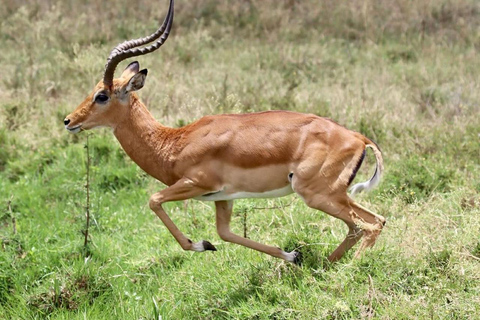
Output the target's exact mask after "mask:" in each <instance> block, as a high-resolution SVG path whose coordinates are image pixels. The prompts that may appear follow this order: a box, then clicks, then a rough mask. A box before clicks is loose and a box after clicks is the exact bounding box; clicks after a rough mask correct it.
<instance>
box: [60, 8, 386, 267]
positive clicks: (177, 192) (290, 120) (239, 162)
mask: <svg viewBox="0 0 480 320" xmlns="http://www.w3.org/2000/svg"><path fill="white" fill-rule="evenodd" d="M173 6H174V4H173V0H170V7H169V9H168V13H167V16H166V18H165V20H164V22H163V24H162V25H161V27H160V28H159V29H158V30H157V31H156V32H155V33H153V34H152V35H150V36H148V37H145V38H141V39H136V40H130V41H126V42H123V43H121V44H119V45H118V46H116V47H115V48H114V49H113V50H112V52H111V53H110V56H109V57H108V60H107V64H106V66H105V72H104V75H103V80H102V81H100V82H99V83H98V84H97V85H96V86H95V88H94V89H93V91H92V92H91V93H90V95H89V96H88V97H87V98H86V99H85V100H84V101H83V102H82V103H81V104H80V105H79V106H78V107H77V108H76V109H75V111H74V112H73V113H71V114H70V115H68V116H67V117H66V118H65V120H64V124H65V128H66V129H67V130H68V131H69V132H72V133H77V132H79V131H82V130H89V129H92V128H95V127H110V128H112V129H113V133H114V134H115V137H116V138H117V139H118V141H119V142H120V144H121V146H122V147H123V149H124V150H125V152H126V153H127V154H128V155H129V156H130V158H132V160H133V161H134V162H136V163H137V164H138V165H139V166H140V167H141V168H142V169H143V170H144V171H145V172H147V173H148V174H149V175H151V176H152V177H154V178H155V179H157V180H159V181H161V182H163V183H164V184H165V185H167V186H168V187H167V188H165V189H164V190H161V191H159V192H157V193H155V194H153V195H152V196H151V197H150V202H149V204H150V208H151V209H152V210H153V211H154V212H155V213H156V215H157V216H158V217H159V218H160V219H161V220H162V222H163V223H164V224H165V226H166V227H167V228H168V230H169V231H170V233H171V234H172V235H173V236H174V237H175V239H176V240H177V241H178V243H179V244H180V246H181V247H182V248H183V249H184V250H192V251H199V252H200V251H205V250H214V251H215V250H216V249H215V247H214V246H213V245H212V244H211V243H210V242H208V241H205V240H204V241H199V242H193V241H191V240H190V239H189V238H187V237H186V236H185V235H184V234H183V233H182V232H181V231H180V230H179V229H178V228H177V227H176V225H175V224H174V223H173V221H172V220H171V219H170V218H169V216H168V215H167V213H166V212H165V211H164V209H163V208H162V204H163V203H165V202H168V201H178V200H185V199H192V198H193V199H198V200H204V201H214V202H215V209H216V227H217V232H218V234H219V236H220V238H221V239H223V240H225V241H229V242H233V243H237V244H240V245H243V246H245V247H249V248H251V249H255V250H258V251H261V252H264V253H267V254H269V255H271V256H274V257H277V258H281V259H284V260H286V261H290V262H298V259H299V253H298V252H297V251H292V252H285V251H283V250H281V249H280V248H277V247H273V246H268V245H265V244H261V243H258V242H255V241H253V240H250V239H246V238H243V237H241V236H238V235H236V234H234V233H232V232H231V231H230V227H229V224H230V219H231V215H232V207H233V201H234V200H235V199H241V198H270V197H281V196H285V195H287V194H290V193H293V192H295V193H296V194H298V195H299V196H300V197H301V198H302V199H303V200H304V201H305V203H306V204H307V205H308V206H309V207H311V208H314V209H318V210H321V211H323V212H326V213H327V214H330V215H332V216H334V217H336V218H338V219H341V220H343V221H344V222H345V223H346V224H347V226H348V233H347V236H346V238H345V240H344V241H343V242H342V243H341V244H340V245H339V246H338V248H337V249H335V251H334V252H333V253H332V254H331V255H330V256H329V260H330V261H336V260H338V259H340V258H341V257H342V256H343V255H344V253H345V252H346V251H347V250H349V249H350V248H351V247H352V246H353V245H354V244H355V243H357V242H358V241H359V240H360V239H361V238H362V237H363V239H362V243H361V244H360V246H359V248H358V250H357V252H356V253H355V257H358V256H360V254H361V253H362V252H363V251H364V250H365V249H366V248H368V247H370V246H372V245H373V244H374V243H375V240H376V239H377V237H378V235H379V234H380V232H381V230H382V228H383V226H384V224H385V219H384V218H383V217H382V216H380V215H377V214H374V213H372V212H370V211H368V210H367V209H365V208H363V207H361V206H360V205H358V204H356V203H355V202H354V201H353V200H352V199H350V198H349V197H348V195H347V189H348V187H349V185H350V184H351V182H352V180H353V178H354V177H355V174H356V172H357V170H358V169H359V167H360V166H361V164H362V161H363V159H364V157H365V152H366V148H367V147H369V148H371V149H372V150H373V152H374V154H375V157H376V170H375V173H374V175H373V176H372V178H371V179H370V180H368V181H366V182H363V183H359V184H356V185H354V186H353V187H352V193H356V192H359V191H362V190H369V189H371V188H373V187H374V186H376V185H377V184H378V182H379V180H380V176H381V174H382V171H383V160H382V155H381V152H380V150H379V148H378V147H377V146H376V144H375V143H373V142H372V141H371V140H370V139H368V138H366V137H365V136H363V135H361V134H360V133H357V132H353V131H350V130H348V129H346V128H344V127H342V126H340V125H338V124H337V123H335V122H333V121H331V120H329V119H325V118H321V117H319V116H316V115H312V114H302V113H295V112H288V111H267V112H259V113H250V114H225V115H212V116H206V117H203V118H201V119H200V120H198V121H196V122H193V123H191V124H189V125H187V126H185V127H182V128H169V127H165V126H163V125H161V124H159V123H158V122H157V121H156V120H155V119H154V118H153V116H152V115H151V114H150V112H149V111H148V110H147V108H146V107H145V105H144V104H143V103H142V102H141V101H140V100H139V98H138V96H137V94H136V93H135V91H137V90H139V89H141V88H142V87H143V85H144V83H145V79H146V76H147V70H146V69H143V70H140V68H139V64H138V62H136V61H135V62H132V63H130V64H129V65H128V66H127V67H126V68H125V70H124V71H123V73H122V75H121V76H120V78H116V79H114V72H115V68H116V66H117V65H118V64H119V62H121V61H123V60H125V59H127V58H130V57H134V56H139V55H143V54H147V53H150V52H152V51H154V50H156V49H158V48H159V47H160V46H161V45H162V44H163V43H164V42H165V40H166V39H167V37H168V34H169V32H170V29H171V27H172V22H173ZM152 42H153V44H150V45H149V46H146V47H142V48H139V47H140V46H144V45H147V44H149V43H152Z"/></svg>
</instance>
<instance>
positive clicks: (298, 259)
mask: <svg viewBox="0 0 480 320" xmlns="http://www.w3.org/2000/svg"><path fill="white" fill-rule="evenodd" d="M292 253H294V254H295V255H294V257H293V261H292V263H294V264H296V265H297V266H301V265H302V253H301V252H300V251H292Z"/></svg>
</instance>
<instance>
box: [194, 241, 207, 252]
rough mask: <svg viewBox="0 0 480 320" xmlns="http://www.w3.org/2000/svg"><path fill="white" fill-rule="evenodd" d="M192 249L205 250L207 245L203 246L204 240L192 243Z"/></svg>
mask: <svg viewBox="0 0 480 320" xmlns="http://www.w3.org/2000/svg"><path fill="white" fill-rule="evenodd" d="M192 250H193V251H196V252H203V251H205V247H204V246H203V241H199V242H195V243H192Z"/></svg>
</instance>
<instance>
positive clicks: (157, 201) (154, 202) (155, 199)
mask: <svg viewBox="0 0 480 320" xmlns="http://www.w3.org/2000/svg"><path fill="white" fill-rule="evenodd" d="M162 203H163V197H162V196H161V195H159V194H157V193H155V194H153V195H152V196H151V197H150V200H149V202H148V204H149V206H150V209H152V210H153V211H155V210H156V209H158V208H160V207H161V205H162Z"/></svg>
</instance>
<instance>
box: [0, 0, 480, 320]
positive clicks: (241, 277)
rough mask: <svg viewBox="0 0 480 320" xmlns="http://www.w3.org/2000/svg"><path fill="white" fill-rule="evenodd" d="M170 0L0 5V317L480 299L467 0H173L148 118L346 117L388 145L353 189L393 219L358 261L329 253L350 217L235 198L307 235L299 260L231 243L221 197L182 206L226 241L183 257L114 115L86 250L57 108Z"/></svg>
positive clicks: (80, 91) (99, 158) (278, 235)
mask: <svg viewBox="0 0 480 320" xmlns="http://www.w3.org/2000/svg"><path fill="white" fill-rule="evenodd" d="M163 2H165V3H163ZM164 5H165V6H166V1H160V2H159V1H151V0H150V1H147V0H142V1H136V2H134V3H133V2H131V1H126V0H116V1H97V0H92V1H82V2H80V1H73V0H72V1H49V0H45V1H12V0H5V1H4V2H3V3H2V6H0V21H1V22H0V30H1V32H0V45H1V47H2V50H1V51H0V60H1V61H2V63H1V64H0V73H1V74H2V79H1V80H0V237H1V238H0V239H1V243H2V248H1V249H0V315H5V317H7V318H8V317H9V316H10V317H11V316H13V315H16V316H18V317H22V316H23V317H25V318H28V317H42V316H43V317H45V316H49V317H52V318H55V317H57V318H75V317H78V318H80V317H82V318H83V317H87V318H91V319H94V318H102V317H106V316H112V315H114V316H115V317H117V318H136V319H138V318H148V317H150V318H151V317H152V314H153V315H159V314H160V315H162V316H163V317H164V318H165V319H168V318H173V319H175V318H201V319H208V318H210V319H214V318H241V319H246V318H262V319H263V318H274V317H276V318H292V319H293V318H306V317H310V318H330V319H343V318H345V319H346V318H362V317H364V318H369V317H373V318H382V319H403V318H405V319H407V318H408V319H411V318H426V317H431V318H455V317H457V318H462V317H463V318H468V317H475V316H476V315H479V314H480V310H479V309H478V306H479V305H480V301H478V297H479V296H480V292H478V290H479V289H478V288H480V285H479V282H480V274H479V271H478V270H480V268H478V264H479V259H480V238H479V230H480V225H479V223H480V222H479V219H478V214H479V212H480V211H479V210H480V207H479V206H478V203H477V202H476V200H475V199H478V194H479V192H480V184H479V182H478V177H479V174H480V166H479V161H478V160H479V159H480V147H479V133H480V117H479V113H480V106H479V101H480V96H479V95H480V84H479V82H478V79H479V78H480V62H479V59H478V46H479V44H480V41H479V40H480V33H479V31H480V29H479V21H480V19H479V15H480V11H479V3H478V2H477V1H473V0H460V1H453V0H450V1H447V0H439V1H427V0H422V1H408V0H397V1H393V0H388V1H373V0H372V1H367V0H365V1H359V0H358V1H357V0H355V1H344V0H342V1H321V2H318V1H310V0H308V1H273V0H266V1H246V0H245V1H230V0H229V1H215V0H199V1H178V4H177V5H176V12H175V24H174V32H173V33H172V35H171V37H170V38H169V40H168V42H167V43H166V45H165V47H163V48H162V49H161V50H160V51H159V52H156V53H155V54H153V55H151V56H145V57H141V58H140V59H139V60H140V63H141V65H142V67H146V68H148V69H149V71H150V72H149V76H148V79H147V83H146V86H145V88H144V89H142V91H141V92H140V96H141V98H142V100H143V101H144V102H145V103H146V104H147V106H148V107H149V108H150V110H151V111H152V112H153V113H154V115H155V117H156V118H157V119H158V120H159V121H161V122H162V123H164V124H167V125H171V126H176V125H182V124H184V123H188V122H190V121H193V120H195V119H198V118H199V117H201V116H203V115H206V114H212V113H223V112H252V111H260V110H269V109H288V110H296V111H302V112H312V113H316V114H320V115H323V116H328V117H330V118H333V119H335V120H336V121H338V122H339V123H341V124H343V125H345V126H347V127H349V128H351V129H354V130H357V131H360V132H362V133H364V134H366V135H367V136H369V137H370V138H372V139H374V140H375V141H376V142H378V143H379V145H380V146H381V147H382V150H383V152H384V157H385V160H386V168H387V171H386V175H385V178H384V180H383V182H382V185H381V186H380V187H379V189H378V190H377V191H375V192H374V193H373V194H370V195H362V196H361V197H360V198H359V199H358V201H359V202H361V203H362V204H364V205H365V206H366V207H368V208H371V209H373V210H374V211H376V212H378V213H380V214H382V215H384V216H386V217H387V221H388V222H387V227H386V229H385V231H384V232H383V233H382V236H381V237H380V239H379V241H378V243H377V244H376V246H375V249H374V250H370V251H369V252H368V254H367V256H366V258H365V259H363V260H362V261H354V262H352V261H350V260H349V259H348V257H347V258H346V259H345V260H343V261H342V262H341V263H339V264H337V265H336V266H330V265H328V264H325V263H324V260H325V257H326V256H327V255H328V253H329V252H330V251H331V250H332V249H333V248H334V247H335V245H336V244H337V243H338V242H339V241H340V240H341V239H343V237H344V234H345V226H344V225H343V224H342V223H341V222H339V221H335V219H334V218H330V217H326V216H325V215H322V214H319V213H318V212H315V211H313V210H309V209H307V208H306V207H305V205H304V204H303V203H302V202H301V201H299V200H298V199H297V200H295V198H286V199H278V200H260V201H255V202H253V201H250V200H245V201H240V202H238V205H237V206H236V212H237V213H238V214H237V215H236V216H235V217H234V226H233V227H234V229H235V231H236V232H238V233H242V232H243V226H242V219H243V218H242V217H243V215H242V214H243V212H247V213H248V229H247V231H248V234H249V236H250V237H252V238H255V239H257V240H259V241H263V242H266V243H270V244H278V245H281V246H283V247H297V246H300V247H302V249H303V250H304V252H305V256H306V257H307V258H306V260H305V264H304V266H303V267H302V268H292V267H290V266H288V265H285V264H284V263H283V262H281V261H277V260H273V259H270V258H268V257H265V256H263V255H259V254H257V253H256V252H252V251H249V250H246V249H244V248H240V247H237V246H233V245H228V244H220V243H221V242H220V241H219V240H218V238H216V235H215V234H214V227H213V216H212V209H211V208H210V207H209V206H208V205H206V204H204V203H201V202H194V201H192V202H189V203H188V205H187V206H184V205H183V203H182V204H170V205H169V207H168V208H167V211H168V212H169V213H171V215H172V217H174V219H175V222H177V223H178V225H179V226H180V228H181V229H182V230H184V231H185V232H186V233H188V234H189V235H190V236H191V237H192V238H195V239H196V238H198V239H201V238H207V239H212V240H213V241H214V242H217V243H216V245H217V244H218V246H219V248H220V249H221V250H219V251H218V252H217V253H216V255H214V256H211V255H190V254H189V253H184V252H181V251H180V249H179V248H178V246H177V245H176V243H175V242H174V240H173V239H172V237H171V236H170V235H169V234H167V233H166V232H165V229H164V228H163V227H162V226H161V225H160V223H159V222H158V221H157V220H156V218H155V217H154V216H153V215H152V214H151V213H150V212H149V210H148V206H147V205H146V203H147V199H148V194H149V193H152V192H154V191H156V190H158V188H159V187H160V186H159V185H158V184H157V183H155V182H153V181H151V180H150V179H148V178H147V177H145V175H144V174H143V173H142V172H141V171H140V169H138V168H137V167H136V166H135V165H134V164H132V163H131V161H129V160H128V159H126V157H125V156H124V155H123V153H122V152H121V151H120V150H119V146H118V144H117V143H116V142H115V141H114V139H113V138H112V136H111V134H110V132H108V131H96V133H95V134H94V135H93V136H92V150H93V151H92V152H93V158H94V163H93V169H92V172H93V173H92V175H93V183H92V185H93V187H92V188H93V189H92V191H93V195H92V197H93V198H92V212H93V215H94V218H95V223H94V224H93V227H92V243H93V246H92V258H91V260H88V261H84V260H83V259H82V258H81V257H80V254H79V252H80V251H79V248H78V247H79V243H81V240H82V236H81V233H80V232H79V229H81V228H82V227H81V226H83V224H84V223H83V212H82V206H83V204H82V199H83V197H84V195H83V185H82V184H83V182H82V177H83V173H84V171H83V169H84V168H83V160H84V158H85V154H84V151H83V145H82V143H81V141H83V140H82V139H83V138H82V135H77V136H71V135H67V134H66V133H65V130H64V128H63V125H62V120H63V117H64V116H65V115H66V114H68V113H69V112H70V111H71V110H72V109H73V108H74V107H75V106H76V104H77V103H79V102H80V101H81V100H82V99H83V98H84V97H85V96H86V95H87V93H88V92H89V90H91V88H92V87H93V85H94V84H95V83H96V82H97V81H98V80H99V79H100V78H101V74H102V71H103V66H104V63H105V59H106V57H107V55H108V53H109V51H110V49H111V48H112V47H113V46H114V45H116V44H117V43H119V42H121V41H123V40H124V39H126V38H129V37H138V36H142V35H145V34H147V33H148V32H150V31H152V30H153V29H155V27H156V25H157V23H158V20H159V19H161V18H163V14H164V12H165V10H166V8H164ZM122 66H123V65H122ZM122 66H120V68H121V67H122ZM367 160H369V159H367ZM370 160H371V159H370ZM371 162H372V161H367V166H365V167H364V168H363V170H362V172H360V174H359V177H358V179H359V180H360V179H364V178H366V177H367V176H369V175H370V174H371V172H370V171H369V170H368V169H371V167H370V166H371V165H372V163H371ZM66 190H68V192H66ZM471 199H473V200H471ZM10 200H12V210H11V212H10V211H8V212H5V213H4V211H3V209H1V208H2V206H3V205H2V203H4V204H6V203H7V202H8V201H10ZM289 203H291V205H287V204H289ZM5 207H6V205H5ZM253 207H263V208H268V207H277V208H276V209H272V210H270V209H265V210H253V209H252V208H253ZM12 215H13V216H14V217H15V218H16V223H17V227H18V234H16V235H13V234H12V233H11V230H12V228H11V227H12V226H11V225H10V224H11V221H12V219H11V218H12ZM217 240H218V241H217ZM78 279H87V280H88V286H87V285H86V286H83V285H82V286H81V288H80V285H77V284H79V283H80V284H81V283H83V282H82V281H83V280H82V281H80V282H79V280H78ZM85 281H86V280H85ZM55 288H56V289H57V290H56V291H55ZM152 298H153V299H155V303H153V302H152ZM55 299H56V300H55ZM59 299H64V300H65V303H64V304H62V302H61V301H64V300H61V301H60V300H59ZM67 302H68V303H67ZM152 310H153V312H152ZM157 318H158V317H157Z"/></svg>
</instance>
